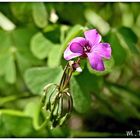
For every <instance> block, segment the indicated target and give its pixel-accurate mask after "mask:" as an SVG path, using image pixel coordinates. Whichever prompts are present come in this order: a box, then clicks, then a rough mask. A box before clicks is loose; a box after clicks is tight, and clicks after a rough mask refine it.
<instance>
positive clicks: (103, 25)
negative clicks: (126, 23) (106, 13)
mask: <svg viewBox="0 0 140 140" xmlns="http://www.w3.org/2000/svg"><path fill="white" fill-rule="evenodd" d="M85 17H86V19H87V21H88V22H89V23H91V24H92V25H93V26H95V27H96V28H98V30H99V31H100V32H101V33H102V34H106V33H107V32H108V31H109V30H110V26H109V24H108V23H107V22H106V21H105V20H104V19H103V18H102V17H101V16H100V15H98V14H97V13H95V12H94V11H92V10H89V9H88V10H86V11H85ZM93 19H94V20H93Z"/></svg>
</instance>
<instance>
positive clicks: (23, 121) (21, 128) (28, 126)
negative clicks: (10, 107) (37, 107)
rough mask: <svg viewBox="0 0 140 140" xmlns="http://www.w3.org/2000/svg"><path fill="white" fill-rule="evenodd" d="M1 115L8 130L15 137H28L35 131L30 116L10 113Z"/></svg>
mask: <svg viewBox="0 0 140 140" xmlns="http://www.w3.org/2000/svg"><path fill="white" fill-rule="evenodd" d="M1 117H2V119H1V120H0V121H3V125H4V127H5V128H6V131H8V132H9V133H10V134H11V135H12V136H14V137H28V136H30V135H31V133H32V132H33V127H32V119H31V118H29V117H26V116H16V115H9V114H2V116H1ZM17 126H18V127H17Z"/></svg>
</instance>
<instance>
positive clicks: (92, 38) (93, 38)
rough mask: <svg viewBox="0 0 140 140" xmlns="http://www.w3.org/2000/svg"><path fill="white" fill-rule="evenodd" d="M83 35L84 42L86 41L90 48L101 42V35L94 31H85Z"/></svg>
mask: <svg viewBox="0 0 140 140" xmlns="http://www.w3.org/2000/svg"><path fill="white" fill-rule="evenodd" d="M84 35H85V38H86V40H88V41H89V43H90V44H91V46H94V45H96V44H98V43H99V42H100V41H101V35H100V34H99V33H98V32H97V30H96V29H93V30H88V31H85V32H84Z"/></svg>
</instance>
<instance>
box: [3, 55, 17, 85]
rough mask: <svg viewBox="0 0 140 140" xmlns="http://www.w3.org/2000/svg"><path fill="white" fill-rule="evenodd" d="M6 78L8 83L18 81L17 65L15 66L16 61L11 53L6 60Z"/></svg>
mask: <svg viewBox="0 0 140 140" xmlns="http://www.w3.org/2000/svg"><path fill="white" fill-rule="evenodd" d="M5 63H6V64H5V80H6V81H7V82H8V83H11V84H12V83H15V81H16V67H15V62H14V57H13V55H12V54H11V55H10V56H9V57H8V58H7V60H6V62H5Z"/></svg>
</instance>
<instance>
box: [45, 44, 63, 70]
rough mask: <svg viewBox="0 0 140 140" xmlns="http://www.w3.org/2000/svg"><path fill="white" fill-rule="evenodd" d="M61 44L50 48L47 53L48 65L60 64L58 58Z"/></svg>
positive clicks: (55, 65)
mask: <svg viewBox="0 0 140 140" xmlns="http://www.w3.org/2000/svg"><path fill="white" fill-rule="evenodd" d="M60 51H61V46H60V45H55V46H54V47H53V48H52V49H51V50H50V53H49V55H48V66H49V67H50V68H54V67H57V66H59V64H60V59H61V52H60Z"/></svg>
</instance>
